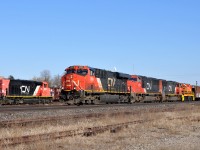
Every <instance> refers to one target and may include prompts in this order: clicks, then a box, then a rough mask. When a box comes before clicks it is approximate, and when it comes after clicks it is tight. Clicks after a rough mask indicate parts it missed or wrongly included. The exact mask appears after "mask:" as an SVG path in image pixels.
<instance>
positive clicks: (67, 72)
mask: <svg viewBox="0 0 200 150" xmlns="http://www.w3.org/2000/svg"><path fill="white" fill-rule="evenodd" d="M70 73H76V70H75V69H67V71H66V74H70Z"/></svg>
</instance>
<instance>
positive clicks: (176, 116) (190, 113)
mask: <svg viewBox="0 0 200 150" xmlns="http://www.w3.org/2000/svg"><path fill="white" fill-rule="evenodd" d="M187 108H188V109H186V110H184V111H174V112H160V113H155V112H154V113H151V112H149V113H142V112H141V113H140V114H136V115H131V116H130V115H128V116H126V115H123V116H116V117H113V118H109V117H106V118H102V119H99V120H98V119H91V120H90V119H83V120H81V121H79V122H73V123H72V124H71V125H70V126H69V125H66V127H65V126H64V124H63V125H62V126H59V125H57V126H55V128H56V129H57V130H59V131H60V130H69V129H77V128H84V127H93V126H98V125H102V126H103V125H108V124H114V123H122V122H128V121H133V120H151V121H147V122H144V123H136V124H131V125H129V126H128V127H127V128H123V129H122V130H120V131H118V132H117V133H110V131H106V132H104V133H101V134H98V135H95V136H89V137H85V136H81V135H79V136H74V137H67V138H63V139H59V140H54V141H41V142H35V143H32V144H29V145H19V146H15V147H8V148H6V147H4V148H3V149H24V150H25V149H26V150H27V149H37V150H45V149H48V150H57V149H60V150H62V149H63V150H64V149H66V150H85V149H92V150H99V149H102V150H199V149H200V142H199V141H200V119H199V118H200V106H187ZM48 128H49V129H53V127H52V126H51V125H49V126H47V125H45V127H41V128H39V129H38V127H37V128H35V129H34V128H33V129H29V130H30V133H31V134H34V132H33V131H37V133H38V130H40V131H41V130H45V129H48ZM50 131H51V130H50ZM6 132H9V131H6ZM27 132H28V131H27ZM27 132H26V134H28V133H27ZM43 132H44V131H43ZM45 132H46V131H45ZM1 133H2V131H1ZM11 133H12V132H11ZM11 133H10V134H7V136H8V135H9V136H10V135H11ZM1 136H2V135H1ZM5 136H6V133H5ZM15 136H16V135H15Z"/></svg>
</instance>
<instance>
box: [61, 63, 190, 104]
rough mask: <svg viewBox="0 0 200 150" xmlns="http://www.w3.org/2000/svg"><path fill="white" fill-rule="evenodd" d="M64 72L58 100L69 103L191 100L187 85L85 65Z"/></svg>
mask: <svg viewBox="0 0 200 150" xmlns="http://www.w3.org/2000/svg"><path fill="white" fill-rule="evenodd" d="M65 71H66V73H65V75H63V76H62V91H61V94H60V98H61V99H63V100H64V101H66V102H67V103H68V104H83V103H85V104H98V103H133V102H146V101H158V102H162V101H178V100H182V101H184V100H186V99H187V98H188V99H192V100H194V93H193V92H192V86H191V85H189V84H180V83H177V82H173V81H166V80H161V79H155V78H149V77H145V76H137V75H129V74H124V73H120V72H112V71H108V70H103V69H98V68H92V67H88V66H70V67H68V68H66V70H65Z"/></svg>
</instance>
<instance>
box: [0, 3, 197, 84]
mask: <svg viewBox="0 0 200 150" xmlns="http://www.w3.org/2000/svg"><path fill="white" fill-rule="evenodd" d="M199 6H200V1H198V0H196V1H195V0H191V1H189V0H162V1H161V0H151V1H149V0H123V1H122V0H84V1H82V0H73V1H69V0H58V1H55V0H54V1H53V0H32V1H31V0H30V1H27V0H17V1H16V0H7V1H1V2H0V52H1V63H0V68H1V69H0V76H5V77H7V76H9V75H13V76H14V77H15V78H20V79H31V78H32V77H33V76H39V75H40V72H41V71H42V70H45V69H48V70H50V71H51V74H52V75H56V74H62V73H63V72H64V69H65V68H67V67H68V66H70V65H76V64H78V65H89V66H92V67H96V68H101V69H106V70H113V68H114V67H116V68H117V71H120V72H124V73H129V74H140V75H145V76H151V77H157V78H162V79H167V80H175V81H179V82H185V83H191V84H195V81H198V82H199V83H200V69H199V68H200V9H199Z"/></svg>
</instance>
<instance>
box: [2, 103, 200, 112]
mask: <svg viewBox="0 0 200 150" xmlns="http://www.w3.org/2000/svg"><path fill="white" fill-rule="evenodd" d="M173 104H190V105H193V104H196V105H198V104H200V101H190V102H184V103H181V102H165V103H134V104H99V105H81V106H76V105H72V106H69V105H64V104H63V105H52V104H51V105H14V106H0V113H1V112H20V111H45V110H65V109H68V110H69V109H89V108H97V107H99V108H100V107H102V108H105V107H120V106H131V107H133V108H134V107H138V106H161V105H173Z"/></svg>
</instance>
